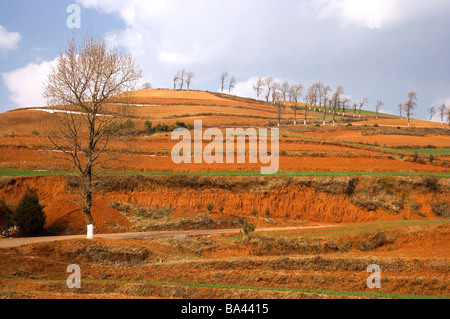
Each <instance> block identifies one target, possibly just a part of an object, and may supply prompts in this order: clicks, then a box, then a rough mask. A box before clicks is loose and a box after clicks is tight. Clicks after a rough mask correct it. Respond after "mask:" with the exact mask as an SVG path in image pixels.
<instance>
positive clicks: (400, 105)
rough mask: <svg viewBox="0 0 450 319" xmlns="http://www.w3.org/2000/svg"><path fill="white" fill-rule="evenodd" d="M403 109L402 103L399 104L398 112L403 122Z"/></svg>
mask: <svg viewBox="0 0 450 319" xmlns="http://www.w3.org/2000/svg"><path fill="white" fill-rule="evenodd" d="M404 109H405V106H404V105H403V103H400V104H399V105H398V111H399V112H400V118H401V119H402V120H403V110H404Z"/></svg>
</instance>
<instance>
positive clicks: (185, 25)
mask: <svg viewBox="0 0 450 319" xmlns="http://www.w3.org/2000/svg"><path fill="white" fill-rule="evenodd" d="M70 4H77V5H79V7H80V9H81V28H80V29H76V32H77V33H78V34H79V35H80V36H84V35H86V34H87V33H94V34H97V35H101V36H105V37H106V38H107V40H108V41H109V42H110V43H111V44H113V45H116V46H123V47H125V48H126V49H128V50H129V51H130V53H131V54H132V55H133V56H134V57H135V58H136V60H137V62H138V64H139V65H140V66H141V67H142V69H143V71H144V72H143V73H144V78H143V79H142V81H143V82H146V81H149V82H151V83H152V85H153V87H158V88H159V87H161V88H170V87H171V86H172V82H171V80H172V77H173V75H174V74H175V73H176V72H177V71H179V70H181V69H182V68H185V69H187V70H192V71H194V72H195V73H196V77H195V78H194V81H193V84H192V88H193V89H198V90H209V91H217V90H218V89H219V76H220V74H221V72H222V71H223V70H227V71H229V73H230V75H234V76H235V77H236V80H237V82H238V83H237V85H236V88H235V89H234V90H233V92H232V93H233V94H236V95H243V96H250V97H255V93H254V92H253V91H252V89H251V87H252V84H253V82H254V81H255V80H256V79H257V78H258V77H266V76H269V75H271V76H273V77H274V78H275V79H277V80H279V81H284V80H286V81H288V82H290V83H291V84H297V83H301V84H303V86H304V87H305V88H308V87H309V86H311V84H312V83H313V82H316V81H319V80H321V81H322V82H324V83H325V84H327V85H330V86H331V87H332V88H333V89H334V88H336V87H337V86H338V85H342V86H343V87H344V89H345V94H346V95H348V96H349V97H350V98H351V99H352V102H357V101H360V100H362V99H363V98H364V97H368V98H369V109H373V106H374V105H375V104H376V101H377V100H378V99H382V100H383V101H384V103H385V105H384V107H383V111H385V112H391V113H395V114H397V105H398V104H399V103H401V102H404V101H405V100H406V98H407V94H408V92H409V91H411V90H414V91H416V92H417V94H418V97H419V100H418V105H419V107H418V109H417V110H416V112H415V115H414V117H416V118H421V119H425V118H426V117H427V109H428V108H429V107H430V106H432V105H434V106H438V105H439V104H441V103H444V102H446V103H447V104H448V105H450V58H449V57H450V41H449V40H450V1H448V0H364V1H362V0H279V1H273V0H259V1H254V0H228V1H218V0H190V1H185V0H130V1H123V0H101V1H100V0H68V1H66V0H43V1H36V0H0V112H4V111H7V110H11V109H14V108H17V107H24V106H38V105H43V104H45V100H44V99H43V98H42V95H41V87H42V81H43V80H44V79H45V76H46V74H47V73H48V68H49V66H50V65H51V63H52V61H54V60H55V59H56V58H57V56H58V54H59V53H60V52H61V51H63V50H64V48H65V45H66V44H67V39H68V37H69V36H70V34H71V32H72V31H73V30H71V29H69V28H68V27H67V24H66V20H67V18H68V17H69V15H70V13H67V12H66V9H67V7H68V6H69V5H70ZM434 120H437V117H435V118H434Z"/></svg>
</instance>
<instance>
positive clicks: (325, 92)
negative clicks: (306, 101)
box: [321, 85, 331, 125]
mask: <svg viewBox="0 0 450 319" xmlns="http://www.w3.org/2000/svg"><path fill="white" fill-rule="evenodd" d="M330 92H331V87H330V86H329V85H327V86H323V85H322V89H321V93H322V94H321V95H322V99H323V125H325V123H326V118H327V103H328V101H329V100H330V96H329V94H330Z"/></svg>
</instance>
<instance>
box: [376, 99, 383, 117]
mask: <svg viewBox="0 0 450 319" xmlns="http://www.w3.org/2000/svg"><path fill="white" fill-rule="evenodd" d="M383 105H384V102H383V100H377V105H375V110H376V112H377V115H376V119H377V120H378V112H379V111H380V108H381V107H382V106H383Z"/></svg>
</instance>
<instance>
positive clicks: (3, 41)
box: [0, 25, 22, 50]
mask: <svg viewBox="0 0 450 319" xmlns="http://www.w3.org/2000/svg"><path fill="white" fill-rule="evenodd" d="M21 38H22V36H21V35H20V33H19V32H8V30H6V28H5V27H4V26H2V25H0V50H13V49H16V48H17V45H18V44H19V41H20V39H21Z"/></svg>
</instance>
